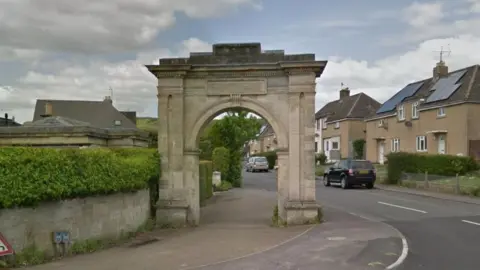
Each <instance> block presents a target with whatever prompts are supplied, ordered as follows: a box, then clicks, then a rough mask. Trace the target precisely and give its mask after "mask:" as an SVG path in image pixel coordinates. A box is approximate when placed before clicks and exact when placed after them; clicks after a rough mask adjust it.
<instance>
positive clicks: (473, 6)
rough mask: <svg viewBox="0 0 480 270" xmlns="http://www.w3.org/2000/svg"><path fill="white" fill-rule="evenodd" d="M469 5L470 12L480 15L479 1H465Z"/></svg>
mask: <svg viewBox="0 0 480 270" xmlns="http://www.w3.org/2000/svg"><path fill="white" fill-rule="evenodd" d="M467 2H468V3H470V12H472V13H480V0H467Z"/></svg>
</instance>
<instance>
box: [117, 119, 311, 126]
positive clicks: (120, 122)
mask: <svg viewBox="0 0 480 270" xmlns="http://www.w3.org/2000/svg"><path fill="white" fill-rule="evenodd" d="M310 123H311V122H310ZM121 125H122V121H120V120H115V126H121Z"/></svg>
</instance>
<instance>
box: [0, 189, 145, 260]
mask: <svg viewBox="0 0 480 270" xmlns="http://www.w3.org/2000/svg"><path fill="white" fill-rule="evenodd" d="M149 199H150V198H149V192H148V190H141V191H138V192H135V193H125V194H114V195H108V196H98V197H90V198H83V199H73V200H67V201H60V202H52V203H43V204H41V205H40V206H38V207H37V208H18V209H3V210H0V221H1V222H0V232H1V233H2V234H3V235H4V236H5V237H6V238H7V240H8V241H9V242H10V244H11V245H12V246H13V248H14V250H15V252H17V253H18V252H20V251H21V250H22V249H24V248H25V247H28V246H30V245H32V244H33V243H35V245H36V247H37V248H38V249H40V250H45V251H47V252H49V253H51V252H53V251H54V245H53V244H52V232H53V231H69V232H70V237H71V240H72V241H73V242H74V241H78V240H86V239H92V238H108V237H116V236H119V235H120V234H121V233H123V232H132V231H135V230H136V229H137V228H138V227H140V226H141V225H142V224H144V223H145V222H146V220H147V219H148V217H149V214H150V206H149Z"/></svg>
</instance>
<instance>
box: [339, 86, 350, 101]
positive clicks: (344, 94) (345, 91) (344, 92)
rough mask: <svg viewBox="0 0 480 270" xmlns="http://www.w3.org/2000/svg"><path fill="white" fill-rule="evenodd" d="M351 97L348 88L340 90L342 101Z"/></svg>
mask: <svg viewBox="0 0 480 270" xmlns="http://www.w3.org/2000/svg"><path fill="white" fill-rule="evenodd" d="M349 96H350V89H349V88H348V87H345V88H342V90H340V99H342V98H346V97H349Z"/></svg>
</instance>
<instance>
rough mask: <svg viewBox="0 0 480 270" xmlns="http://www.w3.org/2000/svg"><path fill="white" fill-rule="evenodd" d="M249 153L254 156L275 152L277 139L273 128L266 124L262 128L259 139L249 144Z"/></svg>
mask: <svg viewBox="0 0 480 270" xmlns="http://www.w3.org/2000/svg"><path fill="white" fill-rule="evenodd" d="M248 145H249V153H250V155H254V154H256V153H262V152H268V151H275V150H276V149H277V146H278V145H277V137H276V136H275V132H274V131H273V128H272V126H270V125H269V124H265V125H263V126H262V127H261V128H260V132H259V135H258V138H257V139H256V140H251V141H250V142H249V144H248Z"/></svg>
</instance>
